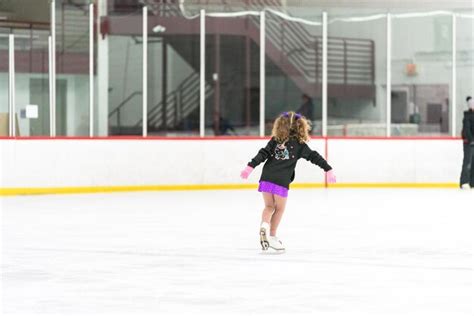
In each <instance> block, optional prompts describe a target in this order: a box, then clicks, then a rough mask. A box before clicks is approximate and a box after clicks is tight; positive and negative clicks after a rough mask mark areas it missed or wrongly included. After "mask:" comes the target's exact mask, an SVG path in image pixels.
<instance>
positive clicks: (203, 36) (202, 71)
mask: <svg viewBox="0 0 474 316" xmlns="http://www.w3.org/2000/svg"><path fill="white" fill-rule="evenodd" d="M200 18H201V21H200V22H201V24H200V68H199V74H200V76H199V80H200V81H199V83H200V85H199V87H200V95H199V135H200V136H201V137H204V133H205V128H206V126H205V122H206V120H205V115H206V111H205V110H206V108H205V106H206V104H205V102H206V76H205V74H206V11H205V10H201V17H200Z"/></svg>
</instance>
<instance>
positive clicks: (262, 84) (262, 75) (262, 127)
mask: <svg viewBox="0 0 474 316" xmlns="http://www.w3.org/2000/svg"><path fill="white" fill-rule="evenodd" d="M264 136H265V11H261V12H260V137H264Z"/></svg>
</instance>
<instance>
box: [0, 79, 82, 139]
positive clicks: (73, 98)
mask: <svg viewBox="0 0 474 316" xmlns="http://www.w3.org/2000/svg"><path fill="white" fill-rule="evenodd" d="M32 78H40V79H45V80H47V78H48V77H47V75H44V74H17V75H16V77H15V91H16V95H15V98H16V99H15V101H16V102H15V103H16V104H15V106H16V112H17V115H18V122H19V125H20V126H19V130H20V135H21V136H37V135H30V121H29V119H22V118H20V111H21V110H22V109H24V108H25V107H26V105H28V104H31V101H30V79H32ZM57 79H58V80H60V79H61V80H66V81H67V84H66V86H67V94H66V103H67V110H66V113H67V117H66V126H67V129H66V136H81V135H89V76H87V75H58V76H57ZM47 89H49V88H47ZM44 93H45V94H46V95H47V94H48V93H49V92H48V91H45V92H44ZM0 112H3V113H6V112H8V75H7V74H4V73H2V74H0ZM48 120H49V119H48ZM47 128H49V126H48V127H47Z"/></svg>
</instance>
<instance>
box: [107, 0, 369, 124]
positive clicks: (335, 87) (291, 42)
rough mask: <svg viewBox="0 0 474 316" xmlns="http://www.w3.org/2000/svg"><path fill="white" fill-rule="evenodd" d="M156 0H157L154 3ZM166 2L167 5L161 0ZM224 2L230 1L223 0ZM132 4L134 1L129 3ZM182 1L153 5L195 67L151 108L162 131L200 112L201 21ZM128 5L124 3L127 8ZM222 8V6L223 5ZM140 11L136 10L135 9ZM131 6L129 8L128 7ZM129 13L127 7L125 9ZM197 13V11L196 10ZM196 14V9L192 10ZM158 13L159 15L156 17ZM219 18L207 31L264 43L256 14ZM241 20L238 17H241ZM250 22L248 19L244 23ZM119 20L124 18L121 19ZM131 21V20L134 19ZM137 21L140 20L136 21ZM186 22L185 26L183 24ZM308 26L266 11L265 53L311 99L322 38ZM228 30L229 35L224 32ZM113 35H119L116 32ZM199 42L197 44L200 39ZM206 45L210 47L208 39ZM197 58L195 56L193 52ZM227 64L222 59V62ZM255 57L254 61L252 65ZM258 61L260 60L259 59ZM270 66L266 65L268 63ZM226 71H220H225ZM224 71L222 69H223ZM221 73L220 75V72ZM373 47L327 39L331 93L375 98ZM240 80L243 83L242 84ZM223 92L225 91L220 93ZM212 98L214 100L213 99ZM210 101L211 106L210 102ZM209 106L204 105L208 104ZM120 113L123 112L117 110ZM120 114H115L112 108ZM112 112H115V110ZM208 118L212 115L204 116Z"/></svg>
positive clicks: (268, 1)
mask: <svg viewBox="0 0 474 316" xmlns="http://www.w3.org/2000/svg"><path fill="white" fill-rule="evenodd" d="M119 2H120V3H122V5H124V6H125V2H127V0H115V3H116V4H117V3H119ZM155 2H156V1H155ZM162 2H163V3H162ZM224 2H226V1H224ZM128 3H129V4H128V5H129V6H133V5H136V3H135V4H134V3H133V1H128ZM177 3H178V1H177V0H169V1H167V2H166V3H165V1H161V2H160V3H158V4H156V5H155V6H153V5H152V6H150V11H152V12H153V14H151V15H150V17H149V22H150V23H151V24H154V23H159V24H160V25H164V26H165V27H166V26H169V27H167V31H166V33H164V34H163V35H162V36H163V37H164V38H167V42H168V43H169V44H170V45H171V46H172V47H173V48H174V50H175V51H176V52H178V53H179V54H180V55H181V57H182V58H183V59H184V60H186V62H187V63H188V64H189V65H190V66H191V67H193V68H194V70H195V73H194V74H192V75H191V76H190V77H188V78H186V79H185V80H184V81H183V82H182V83H181V84H180V85H179V87H178V88H177V89H175V90H174V91H171V92H169V93H168V94H167V96H166V100H165V101H162V102H160V103H159V104H157V105H155V106H153V107H150V108H149V112H148V124H149V126H148V127H149V130H150V131H157V130H160V129H163V128H165V129H173V128H179V127H180V126H182V122H183V120H184V119H185V118H186V117H187V116H189V115H191V114H192V113H196V111H198V108H199V76H198V73H199V64H197V61H196V58H193V55H192V53H191V52H190V51H189V50H188V49H187V46H186V45H182V44H180V43H183V41H184V42H186V41H188V40H194V41H196V40H198V39H199V35H198V34H199V27H196V22H197V23H198V20H196V19H195V20H193V21H190V20H187V19H184V18H183V17H182V13H181V12H180V11H179V10H177V8H178V6H177ZM269 5H274V6H280V5H281V3H280V1H279V0H260V1H257V0H249V1H247V5H245V6H242V7H241V8H238V7H236V6H235V5H234V3H233V4H232V5H229V6H227V8H228V9H229V11H239V10H240V11H241V10H255V11H258V10H261V9H263V7H267V6H269ZM125 7H126V6H125ZM221 8H222V6H221ZM135 9H136V8H135ZM128 10H130V8H128ZM125 11H126V10H125ZM192 13H193V12H192ZM193 14H194V13H193ZM155 16H157V17H159V18H158V19H156V20H153V19H154V18H155ZM217 20H219V18H208V19H206V24H207V26H206V31H207V34H209V35H213V34H222V35H231V36H235V34H240V38H241V39H245V38H249V39H250V40H251V41H252V42H253V43H255V44H257V45H258V46H259V45H260V43H259V41H260V19H259V17H256V16H249V17H247V18H239V19H232V18H221V19H220V20H219V23H214V24H215V25H213V21H217ZM237 20H240V21H237ZM244 20H246V21H247V23H242V21H244ZM120 21H121V23H123V22H125V20H120ZM177 23H179V24H181V25H182V29H186V30H189V32H187V33H186V34H183V33H179V35H178V34H173V27H172V26H173V25H177ZM131 24H132V23H131ZM134 24H137V23H136V22H134ZM183 25H185V26H183ZM314 30H315V32H310V31H309V28H307V27H306V26H304V25H303V24H301V23H298V22H292V21H288V20H286V19H284V18H282V17H280V16H278V15H276V14H273V13H272V12H270V11H267V23H266V43H265V45H266V55H267V60H268V61H270V62H271V64H272V65H273V66H274V67H276V68H278V69H279V71H280V72H281V73H282V74H283V75H284V76H287V77H288V78H289V79H290V80H291V81H293V83H294V84H295V85H296V87H297V88H298V89H299V90H300V91H301V93H304V94H307V95H309V96H312V97H319V96H321V80H322V37H321V36H320V35H319V34H320V33H321V28H318V29H316V28H314ZM226 32H228V34H227V33H226ZM111 34H120V33H114V32H113V26H112V31H111ZM197 44H199V43H197ZM207 45H209V44H208V43H207ZM194 57H195V56H194ZM221 62H223V61H221ZM254 62H255V61H252V64H254ZM257 62H258V60H257ZM267 65H268V64H267ZM208 67H212V66H209V65H208V66H207V67H206V68H207V69H206V80H207V82H206V98H210V96H211V95H212V94H213V92H214V91H213V88H212V86H211V85H210V84H209V82H212V81H210V80H212V79H211V75H212V74H211V73H209V72H210V69H209V68H208ZM274 67H267V73H269V72H272V71H273V69H274ZM221 71H222V70H221ZM221 74H222V72H221ZM221 76H222V75H221ZM374 82H375V46H374V42H373V41H372V40H368V39H353V38H338V37H329V38H328V96H329V97H341V98H343V97H346V98H347V97H349V98H366V99H370V98H374V97H375V85H374ZM240 84H242V83H240ZM221 95H223V94H222V93H221ZM210 101H211V102H212V100H210ZM206 104H209V103H208V102H206ZM209 107H210V106H209V105H208V106H207V107H206V108H209ZM119 111H120V110H119ZM113 113H117V112H113ZM111 114H112V113H111ZM206 118H207V119H209V115H206ZM141 125H142V121H141V120H140V121H138V122H137V123H136V124H135V125H134V127H135V128H139V127H140V126H141Z"/></svg>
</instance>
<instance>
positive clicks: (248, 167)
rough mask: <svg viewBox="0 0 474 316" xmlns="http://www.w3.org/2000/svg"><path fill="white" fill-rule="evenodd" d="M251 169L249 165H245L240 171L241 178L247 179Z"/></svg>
mask: <svg viewBox="0 0 474 316" xmlns="http://www.w3.org/2000/svg"><path fill="white" fill-rule="evenodd" d="M252 171H253V168H252V167H250V166H247V167H245V169H244V170H242V172H241V173H240V177H241V178H242V179H247V178H248V177H249V175H250V174H251V173H252Z"/></svg>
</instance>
